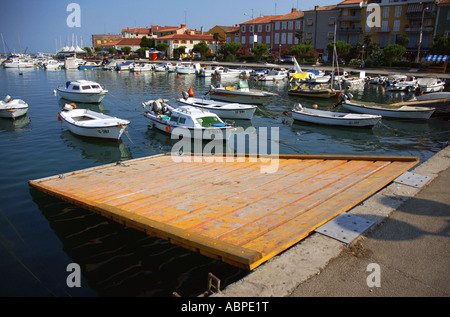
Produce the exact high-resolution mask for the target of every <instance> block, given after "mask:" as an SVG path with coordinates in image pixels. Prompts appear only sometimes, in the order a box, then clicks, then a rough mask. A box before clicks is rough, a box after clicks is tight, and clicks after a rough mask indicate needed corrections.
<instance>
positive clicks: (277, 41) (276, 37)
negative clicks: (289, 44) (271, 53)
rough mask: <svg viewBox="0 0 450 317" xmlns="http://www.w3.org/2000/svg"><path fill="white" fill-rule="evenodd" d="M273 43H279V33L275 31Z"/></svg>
mask: <svg viewBox="0 0 450 317" xmlns="http://www.w3.org/2000/svg"><path fill="white" fill-rule="evenodd" d="M274 42H275V43H274V44H280V33H275V39H274Z"/></svg>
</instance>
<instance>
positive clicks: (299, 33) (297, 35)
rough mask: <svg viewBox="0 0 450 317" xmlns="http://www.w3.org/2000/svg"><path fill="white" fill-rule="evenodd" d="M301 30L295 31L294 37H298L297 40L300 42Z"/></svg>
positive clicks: (301, 37)
mask: <svg viewBox="0 0 450 317" xmlns="http://www.w3.org/2000/svg"><path fill="white" fill-rule="evenodd" d="M303 34H304V33H303V30H297V31H295V37H296V38H297V39H298V42H299V43H301V42H302V40H303Z"/></svg>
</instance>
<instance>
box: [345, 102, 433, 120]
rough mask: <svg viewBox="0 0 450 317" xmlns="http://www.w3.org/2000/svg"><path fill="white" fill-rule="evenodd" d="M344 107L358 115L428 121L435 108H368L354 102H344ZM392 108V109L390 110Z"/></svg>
mask: <svg viewBox="0 0 450 317" xmlns="http://www.w3.org/2000/svg"><path fill="white" fill-rule="evenodd" d="M342 106H343V107H344V108H345V109H347V110H350V111H355V112H358V113H367V114H376V115H381V116H382V117H387V118H397V119H420V120H427V119H429V118H430V117H431V115H432V114H433V112H434V111H435V109H434V108H431V109H430V108H425V107H408V106H401V107H394V106H386V107H382V106H366V105H364V104H359V103H358V104H355V103H352V102H348V101H347V102H343V103H342ZM388 107H390V108H388Z"/></svg>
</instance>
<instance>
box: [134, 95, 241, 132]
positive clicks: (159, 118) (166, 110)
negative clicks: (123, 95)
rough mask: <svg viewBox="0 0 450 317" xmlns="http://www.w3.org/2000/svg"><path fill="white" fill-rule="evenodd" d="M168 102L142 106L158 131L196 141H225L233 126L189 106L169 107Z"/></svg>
mask: <svg viewBox="0 0 450 317" xmlns="http://www.w3.org/2000/svg"><path fill="white" fill-rule="evenodd" d="M167 102H168V100H163V99H158V100H149V101H147V102H144V103H142V106H143V107H144V108H146V107H147V106H148V107H149V110H148V111H146V112H145V113H144V116H145V117H146V118H148V119H149V120H150V122H151V125H152V126H153V127H155V128H157V129H158V130H160V131H163V132H166V133H170V134H172V135H176V136H183V138H184V137H186V138H187V137H188V138H190V139H198V140H216V141H226V140H227V139H228V138H229V137H230V135H231V132H232V131H234V130H236V128H235V127H234V124H233V125H232V124H227V123H225V122H223V121H222V119H221V118H219V116H217V115H216V114H215V113H212V112H209V111H205V110H203V109H199V108H196V107H191V106H180V107H178V108H174V107H172V106H170V105H169V104H168V103H167Z"/></svg>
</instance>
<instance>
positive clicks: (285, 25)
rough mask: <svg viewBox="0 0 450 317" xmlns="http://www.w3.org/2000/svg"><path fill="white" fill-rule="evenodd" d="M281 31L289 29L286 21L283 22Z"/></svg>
mask: <svg viewBox="0 0 450 317" xmlns="http://www.w3.org/2000/svg"><path fill="white" fill-rule="evenodd" d="M281 29H282V30H286V29H287V23H286V21H283V22H281Z"/></svg>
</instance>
